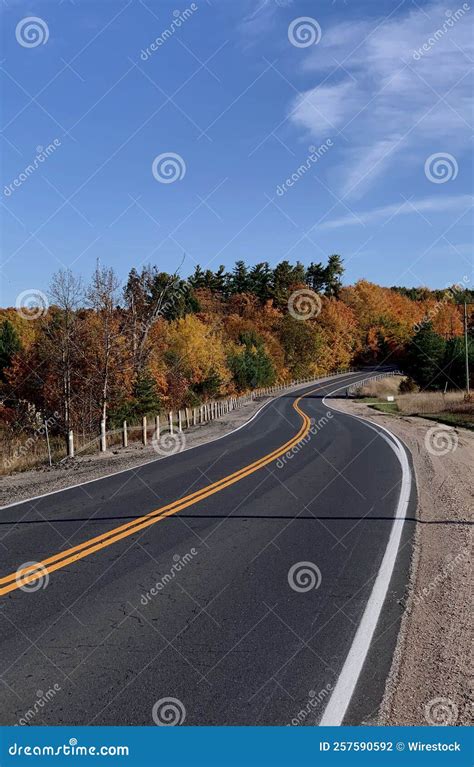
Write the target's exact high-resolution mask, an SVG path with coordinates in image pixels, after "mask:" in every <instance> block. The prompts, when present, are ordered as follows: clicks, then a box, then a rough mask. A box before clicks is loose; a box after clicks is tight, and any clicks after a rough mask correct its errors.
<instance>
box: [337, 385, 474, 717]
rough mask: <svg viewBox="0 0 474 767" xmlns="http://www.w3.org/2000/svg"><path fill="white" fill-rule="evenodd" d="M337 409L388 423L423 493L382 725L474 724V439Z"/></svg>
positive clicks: (357, 406) (429, 425) (348, 403)
mask: <svg viewBox="0 0 474 767" xmlns="http://www.w3.org/2000/svg"><path fill="white" fill-rule="evenodd" d="M337 407H338V409H340V410H342V411H343V412H347V413H350V414H353V415H359V416H362V417H364V418H367V419H368V420H370V421H372V422H373V423H375V424H381V425H382V426H385V427H386V428H388V429H389V430H390V431H392V432H393V433H394V434H395V435H396V436H397V437H399V438H400V439H401V440H402V441H403V442H404V444H405V445H406V446H407V448H408V449H409V450H410V452H411V455H412V459H413V467H414V470H415V474H416V480H417V490H418V508H417V520H418V522H417V524H416V529H415V535H414V545H413V555H412V562H411V573H410V580H409V584H408V587H407V593H406V596H405V599H404V607H405V611H404V615H403V618H402V622H401V628H400V632H399V636H398V641H397V646H396V649H395V653H394V657H393V661H392V667H391V671H390V674H389V676H388V680H387V683H386V688H385V695H384V699H383V702H382V706H381V709H380V712H379V722H378V723H379V724H387V725H398V726H402V725H427V724H446V723H447V724H457V725H465V724H469V723H470V721H471V720H472V708H471V704H470V700H471V689H470V687H471V684H472V671H471V669H470V660H469V659H470V644H469V636H470V630H469V623H470V612H469V605H470V582H471V581H470V577H471V576H470V574H471V567H470V556H469V553H470V546H471V544H472V528H471V527H470V524H469V523H471V524H472V511H471V510H472V508H473V500H474V498H473V490H472V487H471V486H470V476H471V470H472V465H473V463H474V435H473V434H472V433H471V432H470V431H467V430H465V429H452V430H449V429H448V431H447V432H446V427H445V426H439V425H437V424H434V423H433V422H432V421H427V420H425V419H423V418H414V417H405V416H402V417H399V416H386V415H382V414H379V413H376V412H374V411H373V410H371V409H370V408H368V406H367V405H365V404H362V403H360V402H355V401H352V400H338V403H337Z"/></svg>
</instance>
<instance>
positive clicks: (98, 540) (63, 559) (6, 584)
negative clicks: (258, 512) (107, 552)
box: [0, 387, 320, 596]
mask: <svg viewBox="0 0 474 767" xmlns="http://www.w3.org/2000/svg"><path fill="white" fill-rule="evenodd" d="M319 388H320V387H317V388H316V389H312V390H311V391H309V392H306V394H303V395H302V396H301V397H298V398H297V399H296V400H295V401H294V403H293V408H294V409H295V410H296V412H297V413H298V414H299V415H300V416H301V418H302V420H303V424H302V426H301V428H300V430H299V431H298V433H297V434H296V435H295V436H294V437H293V438H292V439H290V440H289V441H288V442H286V443H285V444H284V445H281V446H280V447H278V448H276V450H273V451H272V452H271V453H267V455H264V456H263V457H262V458H259V459H258V460H257V461H254V462H253V463H250V464H248V465H247V466H244V467H243V468H242V469H239V470H238V471H236V472H234V473H233V474H228V475H227V476H226V477H223V478H222V479H219V480H218V481H217V482H213V483H212V484H211V485H207V486H206V487H204V488H202V489H201V490H197V491H196V492H194V493H191V494H190V495H186V496H184V497H183V498H180V499H178V500H177V501H173V502H172V503H169V504H167V505H166V506H162V507H161V508H159V509H155V510H154V511H151V512H149V513H148V514H145V515H144V516H142V517H140V518H139V519H136V520H133V521H132V522H127V523H126V524H124V525H120V526H119V527H115V528H114V529H113V530H109V531H108V532H106V533H103V534H102V535H97V536H96V537H95V538H89V539H88V540H87V541H84V542H83V543H80V544H78V545H77V546H73V547H72V548H70V549H66V550H64V551H60V552H59V553H58V554H54V555H53V556H51V557H48V558H47V559H43V560H42V561H41V562H37V563H35V565H34V567H33V566H32V565H31V564H30V565H29V566H27V567H23V568H20V569H18V570H17V571H16V572H14V573H10V575H6V576H4V577H3V578H0V596H2V595H4V594H8V593H9V592H10V591H14V590H15V589H19V588H22V587H23V586H26V585H27V584H29V583H33V582H34V581H37V580H39V579H40V578H44V577H45V576H46V574H47V573H52V572H54V571H55V570H59V569H61V568H62V567H67V565H70V564H72V563H73V562H77V561H78V560H79V559H84V557H88V556H89V555H90V554H93V553H94V552H96V551H100V550H101V549H105V548H106V547H107V546H111V545H112V544H113V543H117V541H120V540H122V538H127V537H128V536H129V535H135V533H138V532H141V531H142V530H145V529H146V528H147V527H150V526H151V525H154V524H156V522H160V521H161V520H162V519H166V517H169V516H171V515H172V514H176V513H177V512H178V511H182V510H183V509H186V508H187V507H188V506H192V505H193V504H195V503H198V502H199V501H202V500H204V498H208V497H209V496H210V495H214V493H218V492H220V491H221V490H223V489H224V488H225V487H229V485H233V484H235V483H236V482H239V481H240V480H241V479H243V478H244V477H248V476H249V475H250V474H253V473H254V472H255V471H258V470H259V469H262V468H263V467H264V466H267V464H269V463H271V462H272V461H274V460H275V459H276V458H279V457H280V456H281V455H283V454H284V453H286V452H287V451H288V450H291V448H292V447H294V446H295V445H296V444H298V442H300V441H301V440H302V439H304V437H305V436H306V435H307V434H308V432H309V430H310V428H311V421H310V419H309V417H308V416H307V415H306V413H304V412H303V411H302V410H301V408H300V407H299V402H300V401H301V400H302V399H303V397H306V396H307V395H309V394H313V392H315V391H318V390H319ZM91 521H93V517H92V518H91Z"/></svg>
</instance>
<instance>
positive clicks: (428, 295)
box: [0, 255, 474, 473]
mask: <svg viewBox="0 0 474 767" xmlns="http://www.w3.org/2000/svg"><path fill="white" fill-rule="evenodd" d="M343 275H344V267H343V262H342V259H341V257H340V256H338V255H332V256H330V257H329V258H328V260H327V262H326V263H325V264H323V263H311V264H310V265H309V267H304V266H303V265H302V264H301V263H299V262H297V263H296V264H291V263H290V262H288V261H282V262H281V263H279V264H278V265H277V266H275V267H274V268H271V267H270V266H269V264H268V263H266V262H261V263H258V264H256V265H255V266H252V267H251V268H249V267H247V266H246V264H245V263H244V262H243V261H238V262H237V263H236V264H235V267H234V268H233V269H232V270H231V271H229V272H228V271H226V270H225V269H224V267H222V266H221V267H219V268H218V269H217V270H216V271H212V270H210V269H206V270H204V269H201V268H200V267H199V266H197V267H196V268H195V270H194V272H193V274H192V275H191V276H190V277H188V278H187V279H183V278H181V276H180V275H179V274H173V275H170V274H166V273H164V272H161V271H159V269H158V268H156V267H154V266H145V267H142V268H141V269H140V270H136V269H132V270H131V271H130V273H129V275H128V277H127V279H126V281H125V284H121V283H120V280H119V278H118V276H117V275H116V274H115V272H114V270H113V269H111V268H109V267H106V266H103V265H101V264H99V263H98V264H97V266H96V269H95V271H94V273H93V275H92V277H91V280H90V282H89V284H86V285H84V284H83V283H82V280H81V279H80V278H79V277H78V276H76V275H75V274H73V273H72V272H71V271H59V272H58V273H57V274H56V275H54V277H53V279H52V282H51V285H50V288H49V291H48V295H47V296H44V295H43V294H41V293H39V291H36V292H38V293H39V295H40V296H41V295H43V298H44V301H43V304H41V302H40V304H39V305H38V306H31V307H30V308H26V307H22V306H19V307H16V308H5V309H1V310H0V450H1V454H2V459H3V460H2V462H1V464H0V471H2V470H3V472H4V473H7V472H9V471H11V470H17V469H19V468H26V466H28V465H31V464H34V463H35V461H36V460H39V457H40V456H42V455H43V454H44V449H45V439H46V434H45V432H44V428H43V426H44V422H45V420H47V422H48V424H49V428H48V437H49V439H50V445H51V449H52V453H53V458H58V457H61V456H64V455H65V454H66V453H65V451H66V439H67V434H68V432H69V430H72V431H73V432H74V435H75V439H76V440H77V444H78V445H80V446H81V445H95V444H96V441H97V438H98V435H99V431H100V423H101V422H103V423H105V427H106V429H107V431H108V432H111V433H112V432H113V431H114V429H116V428H117V427H119V426H120V425H121V423H122V421H123V420H124V419H126V420H127V422H128V423H129V425H130V426H131V427H132V428H133V426H134V425H138V424H139V423H140V419H141V418H142V416H144V415H153V414H157V413H160V412H163V413H166V412H167V411H168V410H176V409H178V408H185V407H189V408H192V407H198V406H199V405H201V404H203V403H205V402H208V401H209V400H210V399H217V398H219V397H229V396H233V395H238V394H241V393H244V392H248V391H250V390H252V389H255V388H260V387H263V386H272V385H274V384H275V383H285V382H288V381H290V380H294V379H298V378H304V377H310V376H311V377H314V376H324V375H326V374H329V373H333V372H335V371H336V370H344V369H347V368H349V367H351V366H354V367H355V366H365V365H373V364H389V365H397V366H399V367H400V368H401V369H403V371H404V372H405V373H406V374H407V376H409V378H407V380H410V381H411V382H412V384H410V385H413V386H414V387H415V389H416V390H417V391H418V390H422V391H423V392H425V391H431V390H433V391H436V392H444V391H449V390H453V391H460V390H461V389H462V388H463V387H464V386H465V380H464V378H465V376H464V338H463V313H462V307H461V303H462V302H463V301H464V300H465V299H466V300H467V301H468V302H472V301H473V294H472V292H470V291H467V290H466V289H465V288H464V287H462V288H460V287H459V286H453V287H452V288H450V289H448V290H445V291H429V290H427V289H407V288H382V287H380V286H378V285H375V284H373V283H370V282H367V281H366V280H360V281H358V282H357V283H356V284H354V285H349V286H344V285H343ZM33 292H35V291H33ZM468 323H469V327H468V331H469V339H468V347H469V356H470V359H471V370H472V369H474V338H473V324H474V323H473V314H472V312H470V314H469V319H468ZM459 396H460V397H461V398H462V395H459ZM399 401H400V397H399V396H398V394H397V402H396V404H397V407H400V405H399ZM443 402H445V400H443ZM388 404H390V403H388ZM449 406H450V411H449V412H450V413H452V414H456V413H457V412H458V411H457V410H456V409H455V406H454V404H453V403H450V405H449ZM456 407H457V408H461V407H462V405H461V403H460V402H457V403H456ZM443 408H444V405H443ZM465 410H466V412H467V413H468V412H469V408H465ZM437 412H440V411H439V409H438V410H437V411H434V412H433V415H436V413H437ZM463 412H464V411H463ZM137 433H138V432H137ZM112 441H113V440H112Z"/></svg>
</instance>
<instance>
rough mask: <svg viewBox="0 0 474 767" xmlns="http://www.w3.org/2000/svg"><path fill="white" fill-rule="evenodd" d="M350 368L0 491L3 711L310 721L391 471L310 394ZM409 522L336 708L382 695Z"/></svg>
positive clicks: (345, 637)
mask: <svg viewBox="0 0 474 767" xmlns="http://www.w3.org/2000/svg"><path fill="white" fill-rule="evenodd" d="M366 376H367V374H362V373H359V374H346V375H345V376H343V377H341V378H339V379H333V380H331V381H329V382H326V383H322V384H319V385H315V384H313V385H312V386H311V387H306V388H305V389H301V390H300V391H298V392H295V393H288V394H285V395H284V396H281V397H280V398H277V399H275V400H273V401H272V402H271V403H270V404H268V405H267V406H265V407H264V408H263V409H262V410H261V411H260V412H259V413H258V415H257V416H256V417H255V418H254V419H253V420H252V421H250V422H249V423H248V424H246V426H245V427H244V428H241V429H240V430H238V431H236V432H234V433H233V434H232V433H231V434H229V435H228V436H226V437H224V438H222V439H220V440H217V441H215V442H211V443H209V444H207V445H202V446H200V447H198V448H195V449H192V450H187V451H184V452H181V453H179V454H176V455H174V456H172V457H169V458H167V459H165V460H161V461H157V462H153V463H149V464H147V465H145V466H142V467H140V468H138V469H133V470H130V471H126V472H122V473H119V474H116V475H114V476H111V477H107V478H104V479H102V480H99V481H95V482H92V483H88V484H84V485H81V486H79V487H77V488H71V489H69V490H66V491H63V492H58V493H54V494H51V495H49V496H45V497H43V498H39V499H36V500H31V501H27V502H24V503H21V504H19V505H16V506H12V507H5V508H4V509H2V510H1V511H0V542H1V544H2V549H1V551H2V566H1V577H0V595H1V596H0V658H1V661H0V663H1V669H0V671H1V680H2V683H3V684H2V687H1V689H0V696H1V701H0V710H1V712H2V713H1V723H2V724H15V723H16V722H18V721H19V720H22V722H21V723H24V721H25V716H26V721H27V722H28V723H29V724H36V725H37V724H50V725H57V724H69V725H71V724H76V725H79V724H83V725H86V724H92V725H99V724H100V725H113V724H128V725H153V723H154V721H155V722H156V720H157V719H158V721H163V720H166V718H167V717H168V721H169V720H170V719H171V720H172V721H175V720H177V721H179V722H180V723H182V722H184V723H185V724H186V725H205V724H208V725H224V724H229V725H251V724H260V725H271V724H276V725H284V724H289V723H293V724H295V723H298V724H303V725H308V724H309V725H311V724H317V723H318V722H319V721H320V719H321V716H322V715H323V711H324V710H325V708H326V706H327V705H328V703H329V700H330V699H331V695H333V693H334V690H335V689H336V685H337V682H338V679H341V672H342V671H343V670H345V671H347V665H348V662H349V661H348V656H349V655H350V651H351V648H353V647H354V642H355V640H356V639H357V637H358V636H359V634H360V633H361V631H359V632H358V631H357V629H358V627H359V626H360V625H361V620H362V618H363V616H364V615H365V618H364V620H365V619H366V618H367V612H368V608H367V605H368V602H369V598H371V599H373V597H371V595H372V594H373V592H374V591H376V588H375V587H374V584H376V583H378V581H377V580H376V579H377V576H378V574H379V571H380V568H381V564H382V562H383V561H384V555H385V553H386V551H387V547H389V548H390V546H389V540H391V538H390V537H391V535H392V536H393V530H394V527H395V526H394V524H393V517H394V515H395V514H397V513H398V506H399V499H400V492H401V486H402V470H401V464H400V460H399V458H398V457H397V455H396V453H395V451H394V450H393V449H392V447H391V445H390V444H389V441H390V440H389V439H388V438H387V437H386V435H385V436H384V435H382V434H380V433H379V432H378V431H376V430H374V429H373V428H370V427H369V426H368V425H367V424H366V423H364V422H361V421H358V420H356V419H354V418H351V417H349V416H346V415H342V414H339V413H337V412H336V411H335V410H334V411H333V410H332V409H331V405H332V404H334V405H335V406H336V407H337V399H334V400H331V399H329V400H326V402H324V401H323V397H324V396H325V395H328V394H330V393H331V392H333V391H335V390H336V389H338V388H340V387H341V386H343V385H344V384H347V383H353V382H354V381H356V380H360V379H362V378H363V377H366ZM336 393H337V392H336ZM302 395H303V396H302ZM289 450H290V453H288V451H289ZM282 453H284V454H283V455H282ZM288 456H290V457H288ZM409 527H410V525H407V524H405V526H404V529H403V531H402V533H403V534H402V545H401V547H400V548H401V550H402V554H401V555H400V556H398V558H397V561H396V562H395V567H394V572H393V577H392V578H391V581H390V587H389V589H388V597H387V599H386V600H385V605H384V608H383V611H382V613H381V615H380V617H379V619H378V624H377V628H376V631H375V634H374V638H373V641H372V644H371V647H370V651H369V654H368V656H367V658H366V659H365V664H364V666H363V669H362V673H361V675H360V677H359V679H358V684H357V687H356V689H355V692H354V694H353V695H352V697H351V703H350V705H349V706H348V708H347V710H345V712H344V711H343V712H342V713H343V714H344V722H347V723H354V724H358V723H360V722H362V721H367V720H370V717H372V716H373V715H374V713H375V711H376V709H377V705H378V703H379V701H380V697H381V694H382V691H383V684H384V680H385V678H386V675H387V672H388V668H389V664H390V658H391V654H392V651H393V647H394V642H395V639H396V635H397V629H398V622H399V618H400V610H401V608H400V606H399V604H398V601H397V600H398V598H399V597H400V596H401V594H402V593H403V587H404V584H405V582H406V577H407V561H408V558H407V552H408V550H409V546H407V543H409V540H410V535H409V533H410V531H408V532H406V531H405V529H406V528H409ZM395 543H396V542H395ZM392 544H393V541H391V543H390V545H392ZM29 562H44V564H43V565H42V566H41V567H42V569H40V570H39V573H40V574H41V578H36V579H35V578H32V579H31V580H29V579H28V573H29V571H28V570H26V571H25V572H24V573H21V572H20V575H23V581H22V580H21V578H18V576H17V571H18V569H19V568H20V571H21V568H22V566H23V567H24V566H25V563H29ZM301 563H303V564H301ZM305 563H306V564H305ZM382 569H383V568H382ZM379 580H380V576H379ZM19 585H21V586H22V588H19ZM379 585H380V584H379ZM376 617H377V616H376ZM362 633H363V632H362ZM359 638H360V637H359ZM169 698H172V699H173V701H172V702H171V703H170V704H169V705H168V704H166V703H164V704H162V703H159V701H163V700H165V699H169ZM43 699H46V702H44V705H43V704H41V703H39V702H38V701H42V700H43ZM338 705H339V704H338ZM27 712H29V713H27ZM31 712H33V715H32V713H31ZM301 712H304V713H303V714H302V713H301ZM173 717H175V719H174V720H173Z"/></svg>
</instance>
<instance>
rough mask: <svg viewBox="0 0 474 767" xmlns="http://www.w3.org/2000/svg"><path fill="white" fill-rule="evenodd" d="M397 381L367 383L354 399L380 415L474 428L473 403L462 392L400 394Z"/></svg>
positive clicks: (391, 378)
mask: <svg viewBox="0 0 474 767" xmlns="http://www.w3.org/2000/svg"><path fill="white" fill-rule="evenodd" d="M400 380H401V378H399V377H398V376H397V377H395V376H392V377H390V378H386V379H381V380H380V381H374V382H372V383H370V382H369V383H368V384H365V385H364V386H363V387H361V389H359V391H358V392H357V395H356V396H357V399H359V400H361V401H362V402H364V403H365V404H367V405H369V406H370V407H371V408H372V409H373V410H377V411H379V412H380V413H386V414H390V415H394V414H403V415H411V416H419V417H421V418H427V419H428V420H430V421H437V422H438V423H445V424H446V425H447V426H458V427H462V428H464V429H474V401H470V402H468V401H466V400H465V398H464V392H462V391H451V392H446V393H443V392H415V393H412V394H399V393H398V385H399V382H400ZM389 395H392V396H394V397H395V402H387V401H386V398H387V396H389Z"/></svg>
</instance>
